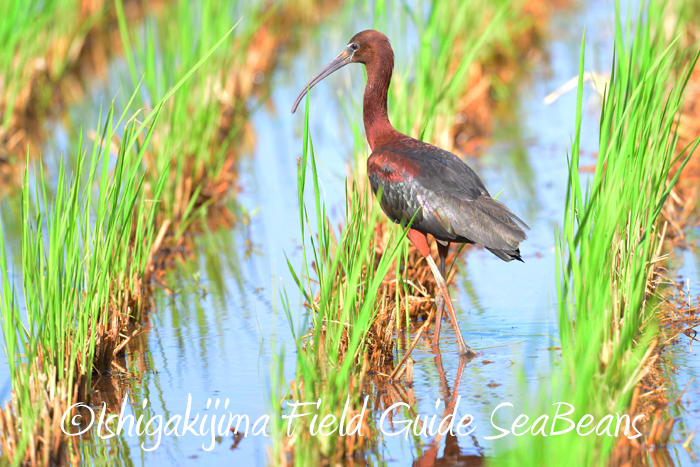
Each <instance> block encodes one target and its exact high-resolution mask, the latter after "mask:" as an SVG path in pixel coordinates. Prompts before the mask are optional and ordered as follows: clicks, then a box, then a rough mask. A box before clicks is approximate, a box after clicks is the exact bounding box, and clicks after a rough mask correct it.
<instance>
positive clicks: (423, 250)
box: [408, 229, 476, 358]
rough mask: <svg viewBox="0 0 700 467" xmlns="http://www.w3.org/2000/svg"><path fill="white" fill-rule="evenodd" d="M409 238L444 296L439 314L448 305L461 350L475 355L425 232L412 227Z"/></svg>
mask: <svg viewBox="0 0 700 467" xmlns="http://www.w3.org/2000/svg"><path fill="white" fill-rule="evenodd" d="M408 239H409V240H410V241H411V243H413V245H414V246H415V247H416V249H417V250H418V252H419V253H420V254H421V255H423V257H424V258H425V260H426V261H427V262H428V266H429V267H430V270H431V271H432V273H433V276H434V277H435V282H436V283H437V286H438V291H439V294H440V296H441V297H442V301H443V302H444V303H443V304H442V305H441V306H440V307H438V315H439V316H440V317H441V315H442V313H440V311H441V309H442V307H443V306H444V305H447V314H448V315H449V317H450V321H452V326H453V327H454V328H455V334H457V344H458V345H459V352H460V353H461V354H463V355H466V356H467V357H470V358H473V357H475V356H476V352H474V351H473V350H472V349H471V348H469V346H468V345H467V344H466V343H465V342H464V338H463V337H462V332H461V331H460V329H459V323H457V315H456V314H455V310H454V308H453V307H452V299H451V298H450V292H449V291H448V290H447V285H446V284H445V280H444V279H443V276H442V274H441V273H440V270H438V267H437V265H436V264H435V261H434V260H433V258H432V257H431V256H430V248H429V247H428V238H427V237H426V236H425V234H424V233H422V232H418V231H417V230H413V229H411V230H409V231H408ZM436 301H437V299H436ZM437 305H440V304H439V303H436V306H437ZM439 322H440V321H438V323H439ZM436 333H437V334H440V330H439V326H438V325H436Z"/></svg>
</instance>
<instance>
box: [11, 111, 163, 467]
mask: <svg viewBox="0 0 700 467" xmlns="http://www.w3.org/2000/svg"><path fill="white" fill-rule="evenodd" d="M156 118H157V114H156V115H155V117H154V119H156ZM124 120H125V115H124V114H123V115H121V117H119V118H116V119H115V116H114V112H113V110H112V109H111V108H110V111H109V114H108V117H107V120H106V122H104V123H101V122H100V124H99V125H100V127H101V128H102V130H101V135H100V137H99V138H98V139H97V140H96V141H95V143H94V144H93V147H92V150H91V151H90V152H88V151H87V150H85V148H84V146H83V144H84V143H83V140H82V137H81V140H80V143H79V147H78V148H77V149H76V151H77V153H78V154H77V162H78V165H77V172H76V173H75V174H72V175H70V176H69V175H68V174H67V173H66V171H64V170H63V164H61V167H60V169H61V170H60V172H59V174H58V180H57V182H56V191H55V197H54V199H53V200H50V199H49V197H48V196H47V191H48V190H47V185H48V184H49V181H48V180H47V179H46V177H45V175H44V173H43V170H42V169H41V168H39V169H38V172H36V173H34V174H33V175H31V174H30V172H29V171H28V172H27V173H26V176H25V180H24V189H23V196H22V213H23V217H24V219H25V221H24V222H23V224H22V250H21V251H22V252H21V254H22V270H21V273H20V272H19V271H18V273H20V275H21V289H20V290H18V287H17V284H16V283H15V282H14V281H11V278H10V277H11V276H10V275H4V277H3V280H2V284H1V285H0V291H2V308H1V312H2V326H3V338H4V343H5V352H6V354H7V357H8V364H9V367H10V374H11V380H12V387H13V407H12V408H8V409H7V410H11V411H13V412H14V419H15V421H16V425H17V426H16V429H17V430H21V433H20V434H19V438H18V440H19V441H18V443H17V444H16V445H14V446H13V445H11V444H12V439H11V437H9V436H8V437H3V441H4V442H6V443H7V444H5V445H3V455H4V456H9V459H11V460H12V462H13V465H19V463H21V462H23V461H25V462H26V461H27V460H28V459H29V460H31V461H32V463H33V464H34V463H35V462H37V460H39V462H50V461H52V460H55V459H53V457H52V456H53V455H54V452H53V451H52V450H51V446H52V444H53V442H54V440H57V439H59V438H60V432H59V430H58V428H59V426H60V423H55V422H54V421H58V422H60V417H61V415H62V414H63V411H65V409H66V408H67V406H68V405H69V402H70V401H72V400H74V399H75V398H79V399H80V400H85V397H86V395H87V394H88V393H89V388H90V381H91V378H92V373H93V367H97V368H98V369H100V370H99V371H102V368H105V365H106V367H107V368H108V366H109V361H110V360H111V358H112V356H113V354H114V353H115V349H117V348H118V346H119V344H120V343H121V341H122V340H123V339H122V338H119V337H118V333H119V332H120V330H122V329H128V328H129V323H130V321H132V320H133V321H136V322H138V319H139V315H140V312H141V309H142V306H143V303H142V300H143V298H144V297H143V292H144V284H143V281H144V278H145V272H146V268H147V261H148V258H149V256H150V253H151V252H150V248H151V245H152V243H153V236H154V227H153V225H154V223H153V216H154V215H155V213H156V205H155V203H154V201H155V200H147V199H145V198H144V197H143V193H142V186H143V180H144V175H143V170H142V169H141V162H142V159H143V156H144V154H145V152H146V148H147V147H148V143H149V140H150V138H151V136H152V131H153V127H151V128H150V129H149V131H148V132H147V133H146V134H145V138H144V139H143V141H142V143H143V144H140V145H138V146H137V144H136V143H137V138H138V137H139V136H141V134H142V129H143V127H142V126H141V128H139V127H138V126H137V124H136V122H135V121H133V120H130V121H128V122H127V123H126V129H125V132H124V135H123V137H122V144H121V146H120V149H119V154H118V158H117V163H116V166H115V168H114V170H113V172H112V174H111V175H110V170H109V167H110V166H109V164H110V159H111V158H110V147H111V146H110V142H111V141H112V138H113V137H114V136H115V129H116V128H117V127H118V126H119V125H120V124H121V123H122V122H123V121H124ZM164 180H165V179H161V181H160V183H159V184H158V185H157V186H156V187H154V188H155V189H154V194H155V196H156V197H157V196H158V195H159V194H160V191H161V190H162V187H163V182H164ZM32 187H34V189H32ZM96 189H97V191H96V192H95V190H96ZM156 199H157V198H156ZM0 268H2V269H3V270H9V268H8V263H7V259H6V256H5V240H4V235H0ZM10 419H11V418H10ZM52 425H54V426H53V427H52ZM10 429H11V428H10V427H8V426H4V427H3V433H8V431H7V430H10ZM47 435H48V436H47ZM39 436H41V437H43V442H40V441H39V440H38V439H36V438H37V437H39ZM59 442H60V441H56V443H59ZM30 446H36V449H29V451H28V452H27V449H28V448H30Z"/></svg>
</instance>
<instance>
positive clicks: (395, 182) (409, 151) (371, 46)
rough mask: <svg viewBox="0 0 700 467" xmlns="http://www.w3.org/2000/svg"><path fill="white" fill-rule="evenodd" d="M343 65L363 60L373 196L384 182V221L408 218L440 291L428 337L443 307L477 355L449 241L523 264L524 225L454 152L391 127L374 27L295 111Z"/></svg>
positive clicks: (387, 51) (381, 45) (386, 62)
mask: <svg viewBox="0 0 700 467" xmlns="http://www.w3.org/2000/svg"><path fill="white" fill-rule="evenodd" d="M348 63H363V64H364V65H365V67H366V68H367V86H366V87H365V95H364V102H363V118H364V123H365V132H366V134H367V141H368V142H369V145H370V147H371V148H372V154H371V155H370V157H369V159H368V160H367V173H368V175H369V180H370V184H371V185H372V190H373V191H374V193H375V194H376V193H377V191H378V190H379V189H380V187H381V190H382V191H381V192H382V198H381V200H380V205H381V207H382V210H383V211H384V213H385V214H386V215H387V217H389V219H391V220H392V221H394V222H396V223H400V224H402V225H406V224H407V223H408V222H410V221H411V219H413V223H412V224H411V229H410V230H409V233H408V238H409V240H410V241H411V242H412V243H413V244H414V245H415V247H416V248H417V249H418V251H419V252H420V253H421V254H422V255H423V256H424V257H425V259H426V261H427V263H428V265H429V266H430V269H431V271H432V273H433V275H434V276H435V281H436V283H437V286H438V289H439V291H440V294H439V295H438V297H436V300H435V302H436V306H437V316H436V323H435V334H434V337H433V342H434V344H435V345H437V344H438V339H439V337H440V324H441V322H442V312H443V310H444V307H445V305H446V306H447V312H448V315H449V317H450V320H451V321H452V325H453V326H454V329H455V333H456V334H457V341H458V344H459V349H460V352H461V353H462V354H466V355H469V356H474V355H476V353H475V352H474V351H473V350H472V349H471V348H469V346H468V345H467V344H466V343H465V342H464V338H463V337H462V333H461V331H460V329H459V324H458V322H457V316H456V315H455V312H454V308H453V307H452V300H451V299H450V294H449V291H448V290H447V285H446V284H445V279H444V278H445V258H446V257H447V253H448V250H449V247H450V243H476V244H479V245H483V246H484V247H485V248H486V249H487V250H489V251H490V252H491V253H493V254H494V255H496V256H498V257H499V258H500V259H502V260H503V261H512V260H514V259H516V260H519V261H522V259H521V257H520V249H519V246H520V243H521V242H522V241H523V240H525V239H526V238H527V235H525V232H524V230H523V229H529V227H528V226H527V224H525V222H523V221H522V220H521V219H519V218H518V217H517V216H516V215H515V214H513V212H511V210H510V209H508V208H507V207H506V206H504V205H503V204H502V203H499V202H498V201H495V200H494V199H492V198H491V195H490V194H489V192H488V190H486V187H485V186H484V184H483V183H482V181H481V180H480V179H479V177H478V176H477V175H476V173H474V171H473V170H472V169H471V168H470V167H469V166H468V165H467V164H465V163H464V162H462V161H461V160H460V159H459V158H458V157H457V156H455V155H454V154H452V153H450V152H448V151H445V150H443V149H440V148H437V147H435V146H432V145H430V144H427V143H424V142H422V141H418V140H416V139H413V138H411V137H409V136H406V135H403V134H401V133H399V132H398V131H396V130H395V129H394V127H393V126H391V123H390V122H389V117H388V114H387V95H388V92H389V84H390V83H391V73H392V71H393V69H394V52H393V50H392V48H391V44H390V43H389V39H387V37H386V36H385V35H384V34H382V33H380V32H378V31H372V30H368V31H362V32H360V33H358V34H356V35H355V37H353V38H352V39H351V40H350V42H349V43H348V45H347V47H346V48H345V50H343V52H341V53H340V55H338V56H337V57H336V58H335V59H333V61H331V62H330V63H329V64H328V65H327V66H326V67H325V68H324V69H323V70H321V71H320V72H319V73H318V74H317V75H316V76H314V77H313V78H312V79H311V81H309V83H308V84H307V85H306V86H305V87H304V90H303V91H302V92H301V93H300V94H299V97H297V99H296V101H295V102H294V106H293V107H292V113H294V112H295V111H296V109H297V107H298V106H299V103H300V102H301V100H302V98H303V97H304V95H306V93H307V91H308V90H309V89H311V88H312V87H313V86H314V85H315V84H316V83H318V82H319V81H321V80H322V79H323V78H325V77H326V76H328V75H330V74H331V73H333V72H334V71H336V70H338V69H340V68H342V67H343V66H345V65H347V64H348ZM426 234H431V235H432V236H433V237H434V238H435V240H436V241H437V243H438V254H439V256H440V267H439V268H438V267H437V266H436V264H435V261H433V259H432V257H431V256H430V248H429V247H428V242H427V237H426Z"/></svg>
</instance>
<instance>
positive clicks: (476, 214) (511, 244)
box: [460, 196, 530, 261]
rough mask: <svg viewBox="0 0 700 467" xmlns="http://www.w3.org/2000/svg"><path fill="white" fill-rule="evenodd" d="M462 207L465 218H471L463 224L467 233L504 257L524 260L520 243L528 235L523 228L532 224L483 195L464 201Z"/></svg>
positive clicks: (503, 258) (497, 254)
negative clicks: (466, 223) (521, 255)
mask: <svg viewBox="0 0 700 467" xmlns="http://www.w3.org/2000/svg"><path fill="white" fill-rule="evenodd" d="M461 210H462V211H463V213H464V214H466V215H465V216H464V217H463V219H465V220H466V219H468V221H466V222H468V225H464V226H463V231H464V232H465V234H466V233H468V235H465V236H467V237H468V238H470V239H471V240H473V241H474V242H475V243H479V244H481V245H483V246H484V247H485V248H486V249H487V250H489V251H490V252H491V253H493V254H494V255H496V256H498V257H499V258H501V259H502V260H503V261H512V260H514V259H515V260H518V261H522V258H521V257H520V248H519V246H520V243H521V242H522V241H524V240H525V239H526V238H527V235H526V234H525V230H523V229H527V230H529V229H530V227H528V225H527V224H526V223H525V222H523V220H522V219H520V218H519V217H518V216H516V215H515V214H513V212H512V211H511V210H510V209H508V208H507V207H506V206H505V205H504V204H503V203H499V202H498V201H496V200H494V199H492V198H491V197H489V196H480V197H479V198H477V199H476V200H474V201H463V202H462V203H461ZM460 230H462V229H460Z"/></svg>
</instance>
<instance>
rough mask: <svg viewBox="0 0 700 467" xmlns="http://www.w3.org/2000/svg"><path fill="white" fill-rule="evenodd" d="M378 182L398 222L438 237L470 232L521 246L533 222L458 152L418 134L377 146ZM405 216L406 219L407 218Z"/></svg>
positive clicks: (484, 240)
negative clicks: (492, 191)
mask: <svg viewBox="0 0 700 467" xmlns="http://www.w3.org/2000/svg"><path fill="white" fill-rule="evenodd" d="M368 165H369V167H368V172H369V173H370V180H371V181H372V185H373V187H375V186H377V185H379V184H381V185H383V186H384V188H383V189H384V193H385V194H384V195H383V199H382V207H383V208H384V210H385V212H386V213H387V215H389V216H390V217H392V218H393V219H394V221H396V222H398V221H399V219H398V218H400V217H404V218H405V217H406V216H407V217H408V218H409V219H410V218H411V217H412V214H413V213H415V212H416V211H417V210H418V209H421V210H422V213H420V214H419V215H417V216H416V220H415V221H414V225H416V228H418V229H419V230H423V231H425V232H428V233H431V234H433V235H435V236H436V237H438V238H444V239H456V238H460V237H461V238H466V239H469V240H470V241H472V242H474V243H478V244H481V245H483V246H485V247H487V248H489V249H495V250H517V248H518V245H519V243H520V242H522V241H523V240H525V238H527V235H526V234H525V232H524V231H523V228H525V229H528V226H527V224H525V222H523V221H522V220H521V219H519V218H518V217H517V216H516V215H515V214H513V212H512V211H511V210H510V209H508V208H507V207H506V206H505V205H503V204H502V203H499V202H498V201H495V200H493V199H492V198H491V196H490V195H489V192H488V191H487V190H486V187H485V186H484V184H483V182H482V181H481V180H480V179H479V177H478V176H477V175H476V173H474V171H473V170H472V169H471V168H470V167H469V166H468V165H467V164H465V163H464V162H462V161H461V160H460V159H459V158H458V157H457V156H455V155H454V154H452V153H450V152H447V151H444V150H442V149H439V148H436V147H435V146H431V145H429V144H426V143H422V142H420V141H417V140H410V141H408V142H407V141H406V140H403V141H401V144H392V145H388V146H384V147H381V148H377V149H375V151H374V152H373V153H372V156H371V157H370V159H369V161H368ZM404 220H405V219H404Z"/></svg>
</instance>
